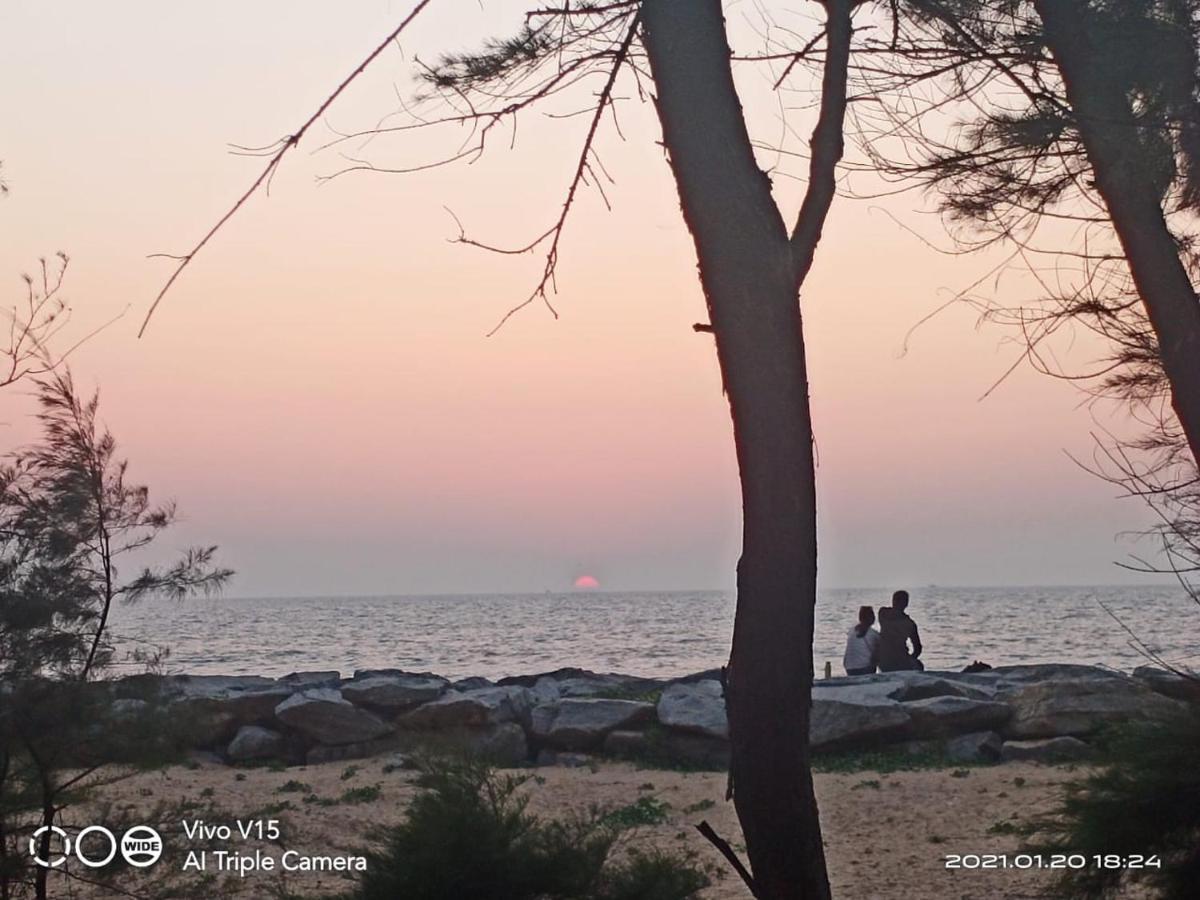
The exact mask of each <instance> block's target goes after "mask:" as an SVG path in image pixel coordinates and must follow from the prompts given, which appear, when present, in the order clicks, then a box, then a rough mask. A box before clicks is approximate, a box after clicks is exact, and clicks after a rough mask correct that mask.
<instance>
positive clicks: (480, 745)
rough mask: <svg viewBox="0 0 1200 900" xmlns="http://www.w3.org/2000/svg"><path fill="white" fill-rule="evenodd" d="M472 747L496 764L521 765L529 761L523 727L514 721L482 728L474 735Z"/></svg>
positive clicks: (527, 744) (527, 745)
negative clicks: (482, 729) (480, 731)
mask: <svg viewBox="0 0 1200 900" xmlns="http://www.w3.org/2000/svg"><path fill="white" fill-rule="evenodd" d="M473 749H474V751H475V752H476V753H478V754H479V755H480V756H482V757H484V758H485V759H487V760H489V761H491V762H493V763H495V764H496V765H498V766H522V765H525V764H526V763H528V762H529V743H528V741H527V740H526V738H525V729H524V728H522V727H521V726H520V725H518V724H517V723H516V722H505V723H504V724H502V725H496V726H494V727H492V728H489V729H486V730H484V731H483V732H482V733H481V734H479V735H478V736H477V737H476V739H475V744H474V748H473Z"/></svg>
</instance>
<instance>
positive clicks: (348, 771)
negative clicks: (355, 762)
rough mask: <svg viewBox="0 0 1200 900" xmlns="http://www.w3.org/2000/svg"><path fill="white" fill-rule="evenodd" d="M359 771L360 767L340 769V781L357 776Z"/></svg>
mask: <svg viewBox="0 0 1200 900" xmlns="http://www.w3.org/2000/svg"><path fill="white" fill-rule="evenodd" d="M361 771H362V766H346V768H344V769H342V775H341V780H342V781H349V780H350V779H351V778H353V777H354V776H355V775H357V774H358V773H359V772H361Z"/></svg>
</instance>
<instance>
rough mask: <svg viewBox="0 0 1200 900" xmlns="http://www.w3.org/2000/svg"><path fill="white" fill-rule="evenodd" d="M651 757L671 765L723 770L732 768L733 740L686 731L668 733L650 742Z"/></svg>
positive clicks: (648, 752)
mask: <svg viewBox="0 0 1200 900" xmlns="http://www.w3.org/2000/svg"><path fill="white" fill-rule="evenodd" d="M647 755H648V756H649V758H650V759H652V760H654V761H656V762H661V763H667V764H670V765H675V766H687V767H691V768H697V769H708V770H712V771H722V770H725V769H728V768H729V741H725V740H721V739H720V738H713V737H705V736H704V735H702V734H689V733H687V732H686V731H665V732H663V733H662V734H661V735H655V738H654V739H653V740H651V741H650V742H649V746H648V747H647Z"/></svg>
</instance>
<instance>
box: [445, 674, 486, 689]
mask: <svg viewBox="0 0 1200 900" xmlns="http://www.w3.org/2000/svg"><path fill="white" fill-rule="evenodd" d="M495 686H496V685H495V683H494V682H492V681H489V680H488V679H486V678H480V677H479V676H478V675H472V676H471V677H470V678H461V679H459V680H458V681H456V682H454V684H452V685H450V687H452V688H454V689H455V690H456V691H477V690H479V689H480V688H488V687H495Z"/></svg>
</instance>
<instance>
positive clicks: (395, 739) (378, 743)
mask: <svg viewBox="0 0 1200 900" xmlns="http://www.w3.org/2000/svg"><path fill="white" fill-rule="evenodd" d="M400 744H401V742H400V737H399V735H395V734H385V735H384V736H383V737H378V738H374V739H372V740H369V741H354V742H353V743H349V744H337V745H329V744H317V745H316V746H315V747H310V748H309V750H308V753H307V754H306V755H305V758H304V762H305V765H309V766H317V765H320V764H321V763H331V762H342V761H343V760H347V759H370V758H371V757H372V756H380V755H382V754H384V753H392V752H394V751H395V750H396V749H397V748H398V747H399V746H400Z"/></svg>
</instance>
